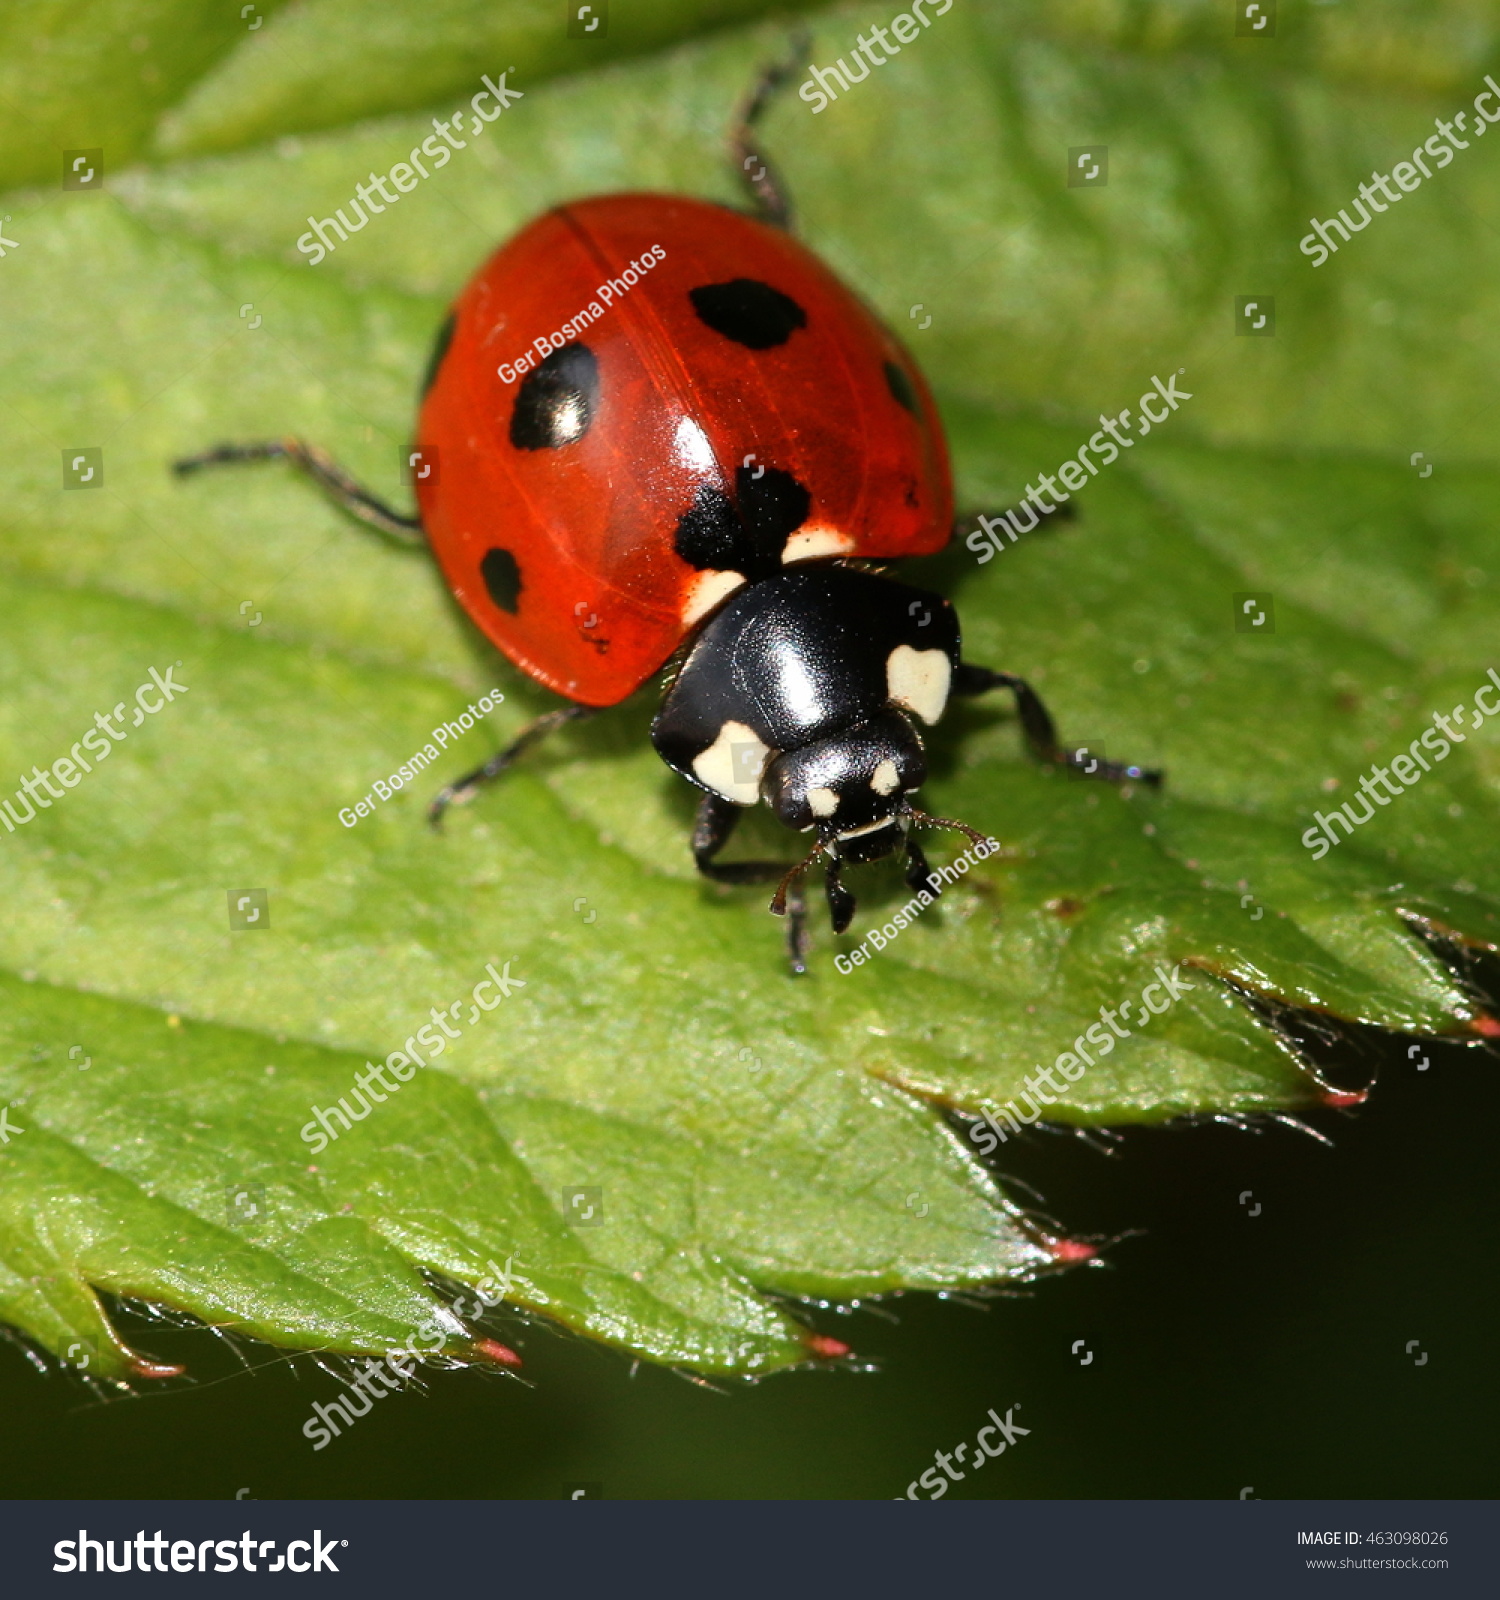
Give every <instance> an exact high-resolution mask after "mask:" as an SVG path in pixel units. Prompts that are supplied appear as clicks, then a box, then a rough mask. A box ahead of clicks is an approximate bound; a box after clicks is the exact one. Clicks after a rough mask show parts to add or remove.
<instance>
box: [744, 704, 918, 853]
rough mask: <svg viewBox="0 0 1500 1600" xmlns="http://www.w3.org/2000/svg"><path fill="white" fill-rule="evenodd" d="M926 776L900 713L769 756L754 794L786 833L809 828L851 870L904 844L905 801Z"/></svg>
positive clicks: (908, 726)
mask: <svg viewBox="0 0 1500 1600" xmlns="http://www.w3.org/2000/svg"><path fill="white" fill-rule="evenodd" d="M926 776H927V760H926V757H925V755H924V754H923V751H922V741H921V739H920V738H919V737H918V735H917V731H916V729H915V728H914V727H913V726H912V725H911V723H910V722H909V721H908V720H907V719H906V717H905V716H904V715H903V714H902V713H901V712H899V711H887V712H883V713H881V714H880V715H879V716H875V717H871V718H870V719H869V720H868V721H866V722H862V723H860V724H859V725H857V726H856V727H854V728H850V729H845V730H844V731H842V732H840V733H837V734H834V735H833V736H831V737H830V738H827V739H818V740H815V741H814V742H813V743H812V744H807V745H803V746H802V748H801V749H799V750H788V751H786V752H785V753H784V754H782V755H779V756H777V757H775V758H774V759H773V760H772V761H771V762H770V763H769V764H768V765H767V767H766V770H765V774H764V776H763V777H762V779H761V794H762V795H763V796H764V798H765V801H766V803H767V805H769V806H770V807H771V809H772V810H773V811H774V812H775V813H776V815H777V817H778V818H779V819H780V820H781V821H782V822H784V823H785V824H786V825H787V827H789V828H795V829H796V830H797V831H798V832H799V833H806V832H808V831H809V830H811V829H813V828H816V829H817V831H818V840H819V843H820V844H821V845H822V846H823V848H824V849H825V850H828V851H830V852H831V853H833V854H836V855H838V856H839V857H840V858H841V859H842V860H844V861H847V862H850V863H851V864H853V863H858V862H864V861H878V860H880V859H881V858H882V857H883V856H888V855H889V854H890V853H891V852H892V851H893V850H895V849H897V848H898V846H899V845H900V844H901V842H902V840H903V839H904V837H905V827H904V822H905V818H906V817H907V816H908V815H909V814H910V811H911V802H910V800H909V799H908V798H907V797H908V795H910V794H911V792H912V791H913V790H914V789H918V788H920V787H921V785H922V782H923V780H924V779H925V778H926Z"/></svg>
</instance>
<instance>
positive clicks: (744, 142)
mask: <svg viewBox="0 0 1500 1600" xmlns="http://www.w3.org/2000/svg"><path fill="white" fill-rule="evenodd" d="M811 46H812V38H811V35H810V34H809V33H808V32H807V31H806V30H805V29H804V30H802V31H801V32H799V33H797V34H796V35H795V36H794V37H793V39H792V43H791V49H790V50H789V51H788V53H787V55H786V56H785V57H784V58H783V59H782V60H780V61H775V62H772V63H771V65H770V66H768V67H765V68H764V69H763V70H762V71H761V74H760V76H759V77H758V78H757V79H756V80H755V85H754V87H753V88H752V89H751V91H750V93H749V94H748V95H747V96H746V97H745V99H744V101H743V102H742V103H741V105H740V108H739V113H738V115H737V116H736V117H735V122H734V127H733V128H732V129H731V131H730V135H729V149H730V152H731V154H732V155H733V157H734V164H735V170H736V173H737V175H738V177H739V180H740V182H741V183H742V184H744V186H745V188H746V190H747V191H748V192H749V196H750V204H751V206H752V207H753V208H754V210H755V214H756V216H758V217H759V218H760V220H761V221H762V222H768V223H770V225H771V226H772V227H773V228H784V229H786V231H787V232H788V233H790V232H791V230H792V199H791V195H790V194H789V193H788V192H787V187H786V180H785V179H784V178H783V177H782V176H781V174H780V173H779V172H778V171H777V170H776V168H775V166H773V165H772V163H771V162H770V161H769V160H767V159H766V154H765V152H764V151H763V150H762V149H761V147H760V142H759V138H758V136H757V133H756V126H757V124H758V123H759V122H760V119H761V117H762V116H764V115H765V111H766V107H767V106H769V105H770V103H771V101H772V100H773V99H774V98H775V97H776V95H777V93H778V92H779V91H780V90H781V89H782V88H783V87H784V86H785V85H786V84H787V83H788V82H789V81H790V80H791V79H792V78H794V77H796V75H797V74H798V73H799V72H801V70H802V68H803V67H804V66H805V65H806V63H807V58H808V52H809V50H810V49H811Z"/></svg>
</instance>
